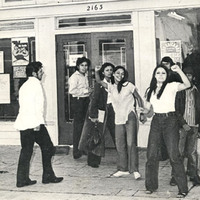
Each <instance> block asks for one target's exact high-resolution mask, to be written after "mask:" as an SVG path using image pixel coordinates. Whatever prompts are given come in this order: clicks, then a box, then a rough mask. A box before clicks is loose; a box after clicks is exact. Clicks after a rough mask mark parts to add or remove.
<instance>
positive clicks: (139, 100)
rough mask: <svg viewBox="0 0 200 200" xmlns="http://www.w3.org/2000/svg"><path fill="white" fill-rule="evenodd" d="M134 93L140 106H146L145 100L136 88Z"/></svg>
mask: <svg viewBox="0 0 200 200" xmlns="http://www.w3.org/2000/svg"><path fill="white" fill-rule="evenodd" d="M133 95H134V96H135V98H136V99H137V101H138V105H139V107H140V108H144V102H143V100H142V98H141V96H140V95H139V93H138V91H137V90H136V89H135V90H134V92H133Z"/></svg>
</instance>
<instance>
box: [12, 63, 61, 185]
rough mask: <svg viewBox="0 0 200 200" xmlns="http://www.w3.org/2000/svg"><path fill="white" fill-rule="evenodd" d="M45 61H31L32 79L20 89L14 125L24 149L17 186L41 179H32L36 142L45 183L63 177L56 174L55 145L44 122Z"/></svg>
mask: <svg viewBox="0 0 200 200" xmlns="http://www.w3.org/2000/svg"><path fill="white" fill-rule="evenodd" d="M42 67H43V66H42V63H41V62H31V63H29V64H28V65H27V67H26V75H27V77H28V80H27V81H26V82H25V83H24V84H23V85H22V86H21V88H20V90H19V114H18V116H17V119H16V121H15V124H14V127H15V128H16V129H17V130H20V139H21V147H22V148H21V152H20V157H19V163H18V169H17V187H24V186H28V185H33V184H35V183H36V182H37V181H36V180H31V179H30V178H29V168H30V160H31V157H32V153H33V146H34V143H35V142H36V143H37V144H38V145H39V146H40V148H41V151H42V165H43V176H42V183H44V184H47V183H58V182H60V181H62V180H63V177H56V176H55V174H54V171H53V168H52V164H51V158H52V156H53V155H54V154H55V147H54V145H53V143H52V141H51V138H50V136H49V134H48V131H47V129H46V127H45V125H44V124H45V122H44V116H43V114H44V94H43V88H42V85H41V82H40V81H41V79H42V76H43V74H44V72H43V69H42Z"/></svg>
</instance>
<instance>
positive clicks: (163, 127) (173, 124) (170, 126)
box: [145, 115, 188, 192]
mask: <svg viewBox="0 0 200 200" xmlns="http://www.w3.org/2000/svg"><path fill="white" fill-rule="evenodd" d="M161 140H163V142H164V144H165V146H166V149H167V153H168V155H169V159H170V164H171V166H172V169H173V171H174V178H175V180H176V182H177V186H178V189H179V192H188V187H187V178H186V174H185V169H184V165H183V161H182V159H181V156H180V153H179V149H178V142H179V132H178V122H177V117H176V115H174V116H163V117H161V116H157V115H154V117H153V119H152V122H151V127H150V133H149V140H148V147H147V163H146V171H145V173H146V174H145V176H146V178H145V186H146V189H147V190H151V191H155V190H156V189H157V188H158V169H159V159H158V155H159V151H160V145H161Z"/></svg>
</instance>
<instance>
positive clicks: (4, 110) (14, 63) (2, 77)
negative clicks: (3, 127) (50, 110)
mask: <svg viewBox="0 0 200 200" xmlns="http://www.w3.org/2000/svg"><path fill="white" fill-rule="evenodd" d="M0 55H1V60H0V62H1V63H0V87H2V89H3V90H1V95H0V120H14V119H15V118H16V116H17V113H18V109H19V105H18V91H19V88H20V86H21V85H22V84H23V83H24V81H25V80H26V75H25V67H26V65H25V64H27V63H28V62H29V61H34V60H35V39H34V38H12V39H10V38H9V39H0ZM4 86H6V87H4ZM3 97H4V98H3ZM5 97H6V98H5Z"/></svg>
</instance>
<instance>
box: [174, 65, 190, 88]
mask: <svg viewBox="0 0 200 200" xmlns="http://www.w3.org/2000/svg"><path fill="white" fill-rule="evenodd" d="M171 70H172V71H174V72H177V73H178V74H179V75H180V77H181V79H182V81H183V83H180V84H179V86H178V91H181V90H185V89H187V88H189V87H190V86H191V84H190V81H189V80H188V78H187V76H186V75H185V74H184V72H183V71H182V70H181V68H180V67H179V66H178V65H173V66H172V67H171Z"/></svg>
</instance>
